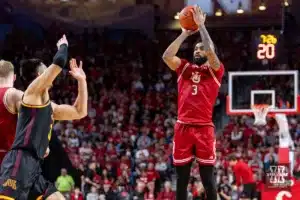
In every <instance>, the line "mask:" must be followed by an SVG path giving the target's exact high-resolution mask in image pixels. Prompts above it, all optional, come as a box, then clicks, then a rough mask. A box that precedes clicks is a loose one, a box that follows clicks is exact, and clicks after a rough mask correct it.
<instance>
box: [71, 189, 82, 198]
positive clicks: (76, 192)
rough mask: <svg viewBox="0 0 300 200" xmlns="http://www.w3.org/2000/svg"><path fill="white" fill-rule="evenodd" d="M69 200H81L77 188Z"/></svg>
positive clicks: (80, 194)
mask: <svg viewBox="0 0 300 200" xmlns="http://www.w3.org/2000/svg"><path fill="white" fill-rule="evenodd" d="M70 200H83V195H82V193H81V192H80V190H79V188H75V190H74V192H73V193H72V194H71V199H70Z"/></svg>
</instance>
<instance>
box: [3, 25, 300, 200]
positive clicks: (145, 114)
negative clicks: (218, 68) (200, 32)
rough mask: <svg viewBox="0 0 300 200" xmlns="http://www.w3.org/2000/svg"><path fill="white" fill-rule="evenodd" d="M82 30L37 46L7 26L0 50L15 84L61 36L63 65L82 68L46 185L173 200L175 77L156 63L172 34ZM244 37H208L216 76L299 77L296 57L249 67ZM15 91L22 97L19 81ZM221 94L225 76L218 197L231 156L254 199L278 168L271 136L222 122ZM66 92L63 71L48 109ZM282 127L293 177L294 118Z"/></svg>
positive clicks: (58, 29) (57, 31)
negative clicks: (279, 72)
mask: <svg viewBox="0 0 300 200" xmlns="http://www.w3.org/2000/svg"><path fill="white" fill-rule="evenodd" d="M82 30H83V31H81V32H80V33H75V32H74V31H69V30H67V29H65V27H64V26H63V25H60V24H59V23H53V24H51V26H49V28H48V29H43V33H42V36H40V35H37V33H36V32H34V31H33V30H30V29H29V30H28V29H24V28H22V27H20V26H17V25H13V26H12V29H11V31H9V32H8V33H6V34H5V36H4V37H3V40H1V45H0V46H1V54H0V55H1V57H0V58H3V59H7V60H10V61H12V62H13V64H14V65H15V67H16V73H17V74H18V67H19V63H20V62H21V61H22V59H25V58H32V57H38V58H41V59H42V60H44V62H45V63H46V64H50V63H51V59H52V56H53V55H54V53H55V51H56V49H55V48H56V47H55V43H56V40H57V39H58V38H59V37H60V36H61V35H62V34H63V33H65V34H66V35H67V37H68V40H69V44H70V51H69V55H70V57H74V58H76V59H77V60H78V61H79V60H82V61H83V64H84V70H85V72H86V73H87V77H88V89H89V98H88V116H87V117H86V118H84V119H82V120H80V121H60V122H56V123H55V125H54V127H53V132H54V133H55V134H53V135H54V136H53V137H55V138H54V139H53V143H55V144H51V145H52V146H55V145H58V146H59V147H61V148H62V149H63V150H64V152H61V154H59V155H57V151H58V150H57V149H59V148H57V149H54V148H53V149H51V152H52V154H50V156H49V158H48V159H54V160H55V162H56V164H57V165H58V166H60V168H59V173H60V174H54V175H52V176H51V177H50V179H52V180H53V181H55V183H56V186H57V188H58V190H59V191H60V192H62V193H63V194H64V195H65V196H66V198H67V199H69V200H83V199H86V200H98V199H100V200H102V199H106V200H117V199H120V200H127V199H130V200H131V199H134V200H135V199H137V200H140V199H145V200H154V199H157V200H174V199H175V193H174V188H175V184H176V175H175V171H174V168H173V165H172V137H173V133H174V130H173V126H174V124H175V122H176V119H177V113H176V112H177V88H176V79H177V77H176V74H175V73H173V72H172V71H171V70H169V69H168V67H167V66H165V65H164V64H163V62H162V60H161V55H162V53H163V51H164V50H165V48H166V47H167V45H168V44H169V43H170V42H172V40H174V39H175V38H176V37H177V36H178V34H179V31H170V30H160V31H156V32H155V37H153V38H149V37H148V36H146V35H145V34H143V33H142V32H140V31H132V30H131V31H130V30H110V29H100V28H89V29H88V28H86V29H82ZM251 31H252V30H250V29H249V30H247V29H236V28H228V29H225V30H224V29H213V28H210V29H209V32H210V33H211V37H212V38H213V40H214V42H215V44H216V46H217V49H218V54H219V57H220V60H221V61H222V62H223V63H224V66H225V69H226V71H239V70H242V71H246V70H257V69H260V68H263V69H270V70H274V69H285V70H287V69H299V67H300V65H299V64H300V63H299V59H298V60H297V56H298V58H299V55H300V54H299V52H300V51H299V49H297V48H295V49H293V53H291V54H290V59H289V60H288V61H287V62H286V63H283V62H280V63H276V62H269V63H262V62H257V61H254V60H253V59H251V44H250V42H249V41H250V40H251V36H252V34H251ZM197 39H198V36H195V37H193V38H192V39H189V40H188V42H185V43H184V44H183V45H182V47H181V49H180V56H181V57H184V58H188V59H191V56H192V49H193V44H194V42H195V41H196V40H197ZM228 41H230V42H228ZM262 84H263V83H262ZM278 84H281V83H278ZM16 86H17V88H20V89H24V87H23V84H22V81H21V80H17V81H16ZM227 87H228V77H227V73H225V76H224V78H223V83H222V87H221V89H220V93H219V96H218V99H217V102H216V105H215V111H214V122H215V125H216V135H217V163H216V176H217V184H218V192H219V194H220V199H222V200H223V199H224V200H225V199H227V198H226V197H224V194H226V195H227V196H229V197H231V199H232V200H235V199H238V198H239V192H240V189H239V188H237V187H236V185H235V184H234V175H233V172H232V169H231V168H230V167H229V166H228V162H227V161H226V156H227V155H229V154H231V153H235V154H236V155H237V156H238V157H239V158H241V159H243V160H244V161H245V162H247V163H248V164H249V166H251V168H252V170H253V172H254V176H255V180H256V182H257V191H258V196H259V192H260V191H261V190H262V187H263V184H264V171H265V169H267V168H268V166H270V165H272V164H275V163H276V162H277V160H278V154H277V150H278V141H279V140H278V127H277V125H276V123H275V121H274V120H272V119H269V120H268V124H267V125H266V126H264V127H254V126H253V118H252V117H249V116H236V117H229V116H227V115H226V112H225V106H226V105H225V100H226V95H227ZM76 91H77V85H76V81H75V80H73V79H72V78H71V77H70V76H69V75H68V70H65V71H63V73H62V74H61V75H60V76H59V78H57V80H56V81H55V83H54V85H53V88H52V90H51V98H52V100H53V101H55V102H56V103H58V104H62V103H66V104H72V103H73V102H74V101H75V97H76V96H77V94H76ZM289 125H290V127H289V128H290V132H291V135H292V138H293V140H294V142H295V146H296V148H295V168H294V169H293V170H294V175H295V176H296V177H297V176H299V177H300V116H291V117H289ZM50 147H51V146H50ZM55 147H56V146H55ZM54 154H56V157H59V158H54V157H55V155H54ZM64 156H65V157H64ZM69 161H70V162H69ZM59 163H63V164H59ZM47 167H49V166H46V168H47ZM198 170H199V168H198V164H197V163H196V162H195V163H193V165H192V170H191V180H190V185H189V188H188V194H189V199H194V200H196V199H199V200H201V199H204V198H203V193H204V189H203V186H202V184H201V179H200V176H199V171H198ZM56 172H57V171H56ZM258 198H259V197H258Z"/></svg>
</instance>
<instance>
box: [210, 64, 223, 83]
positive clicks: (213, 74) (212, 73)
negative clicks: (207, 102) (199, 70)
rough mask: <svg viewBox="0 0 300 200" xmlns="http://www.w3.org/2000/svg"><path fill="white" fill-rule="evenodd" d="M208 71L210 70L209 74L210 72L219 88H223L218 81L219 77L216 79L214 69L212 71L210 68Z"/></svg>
mask: <svg viewBox="0 0 300 200" xmlns="http://www.w3.org/2000/svg"><path fill="white" fill-rule="evenodd" d="M208 70H209V72H210V74H211V76H212V78H213V79H214V80H215V82H216V84H217V85H218V86H219V87H221V83H220V81H219V80H218V79H217V77H216V75H215V73H214V72H213V71H212V69H211V68H210V67H208Z"/></svg>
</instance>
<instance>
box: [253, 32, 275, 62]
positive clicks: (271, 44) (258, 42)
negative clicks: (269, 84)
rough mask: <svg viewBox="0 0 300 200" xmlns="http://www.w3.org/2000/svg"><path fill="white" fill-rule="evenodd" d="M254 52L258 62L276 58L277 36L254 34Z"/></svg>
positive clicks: (272, 34)
mask: <svg viewBox="0 0 300 200" xmlns="http://www.w3.org/2000/svg"><path fill="white" fill-rule="evenodd" d="M254 36H255V38H254V39H255V42H254V43H255V45H254V46H255V52H256V58H257V59H258V60H273V59H275V58H276V49H277V46H278V40H279V37H278V36H279V34H276V33H257V32H256V33H255V34H254Z"/></svg>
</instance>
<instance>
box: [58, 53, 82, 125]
mask: <svg viewBox="0 0 300 200" xmlns="http://www.w3.org/2000/svg"><path fill="white" fill-rule="evenodd" d="M70 69H71V70H70V74H71V75H72V76H73V77H74V78H75V79H76V80H77V82H78V96H77V99H76V101H75V103H74V105H73V106H71V105H65V104H64V105H57V104H55V103H52V108H53V117H54V119H56V120H74V119H81V118H83V117H85V116H86V115H87V101H88V89H87V83H86V75H85V73H84V71H83V69H82V62H80V65H79V67H78V66H77V63H76V60H75V59H71V61H70Z"/></svg>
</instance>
